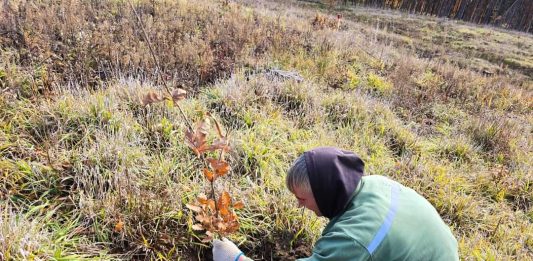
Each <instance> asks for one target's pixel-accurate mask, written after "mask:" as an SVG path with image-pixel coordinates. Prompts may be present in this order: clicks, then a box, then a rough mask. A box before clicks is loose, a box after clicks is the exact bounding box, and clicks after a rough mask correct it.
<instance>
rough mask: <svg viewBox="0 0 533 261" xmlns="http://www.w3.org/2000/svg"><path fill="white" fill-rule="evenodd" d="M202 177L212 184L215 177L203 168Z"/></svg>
mask: <svg viewBox="0 0 533 261" xmlns="http://www.w3.org/2000/svg"><path fill="white" fill-rule="evenodd" d="M204 176H205V177H206V178H207V180H209V182H213V181H214V180H215V175H214V174H213V172H212V171H210V170H208V169H207V168H204Z"/></svg>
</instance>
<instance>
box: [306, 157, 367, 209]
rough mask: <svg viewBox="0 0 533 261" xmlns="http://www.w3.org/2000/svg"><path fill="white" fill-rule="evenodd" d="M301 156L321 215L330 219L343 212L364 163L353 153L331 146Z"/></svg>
mask: <svg viewBox="0 0 533 261" xmlns="http://www.w3.org/2000/svg"><path fill="white" fill-rule="evenodd" d="M304 155H305V162H306V166H307V172H308V175H309V182H310V183H311V190H312V191H313V196H314V197H315V201H316V203H317V205H318V208H319V209H320V212H321V213H322V215H323V216H325V217H327V218H329V219H331V218H333V217H335V216H337V215H338V214H340V213H341V212H342V211H343V210H344V207H345V206H346V204H347V203H348V201H349V200H350V198H351V196H352V194H353V192H354V191H355V189H356V188H357V184H359V181H360V180H361V177H362V176H363V170H364V166H365V164H364V163H363V161H362V160H361V159H360V158H359V157H358V156H357V155H355V154H354V153H353V152H350V151H346V150H341V149H338V148H333V147H319V148H316V149H313V150H310V151H306V152H305V153H304Z"/></svg>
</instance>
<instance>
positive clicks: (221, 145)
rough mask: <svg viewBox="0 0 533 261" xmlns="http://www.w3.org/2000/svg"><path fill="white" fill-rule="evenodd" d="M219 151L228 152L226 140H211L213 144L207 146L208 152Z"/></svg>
mask: <svg viewBox="0 0 533 261" xmlns="http://www.w3.org/2000/svg"><path fill="white" fill-rule="evenodd" d="M219 149H221V150H223V151H229V150H230V147H229V145H228V140H226V138H220V139H216V140H213V143H212V144H211V146H209V150H210V151H215V150H219Z"/></svg>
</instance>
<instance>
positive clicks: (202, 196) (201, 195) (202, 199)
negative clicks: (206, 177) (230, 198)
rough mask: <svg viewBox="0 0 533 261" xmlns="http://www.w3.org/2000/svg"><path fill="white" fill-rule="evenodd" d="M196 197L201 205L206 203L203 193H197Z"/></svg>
mask: <svg viewBox="0 0 533 261" xmlns="http://www.w3.org/2000/svg"><path fill="white" fill-rule="evenodd" d="M197 199H198V202H199V203H200V204H202V205H206V204H207V196H206V195H205V194H204V193H201V194H199V195H198V198H197Z"/></svg>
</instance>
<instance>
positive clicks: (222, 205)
mask: <svg viewBox="0 0 533 261" xmlns="http://www.w3.org/2000/svg"><path fill="white" fill-rule="evenodd" d="M230 205H231V197H230V195H229V193H228V192H226V191H224V192H222V195H220V198H219V199H218V203H217V207H218V209H219V210H222V209H226V210H227V208H228V207H229V206H230Z"/></svg>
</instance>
